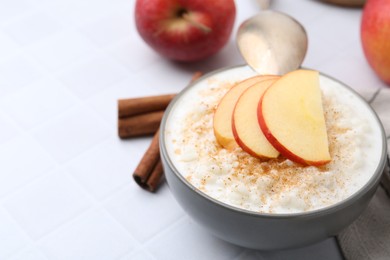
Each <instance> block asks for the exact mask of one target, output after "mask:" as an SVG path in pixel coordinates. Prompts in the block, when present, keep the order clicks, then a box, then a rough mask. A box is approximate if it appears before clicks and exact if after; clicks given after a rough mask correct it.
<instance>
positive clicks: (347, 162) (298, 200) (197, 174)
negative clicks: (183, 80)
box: [164, 67, 383, 214]
mask: <svg viewBox="0 0 390 260" xmlns="http://www.w3.org/2000/svg"><path fill="white" fill-rule="evenodd" d="M254 75H255V74H254V72H252V70H251V69H249V68H247V67H237V68H233V69H230V70H226V71H222V72H219V73H216V74H213V75H212V76H210V77H207V78H202V79H201V80H200V81H198V82H196V84H195V85H194V86H192V87H191V88H190V89H188V90H187V91H185V92H184V93H183V94H182V95H181V96H180V98H179V99H178V100H177V101H176V102H175V104H174V106H173V107H172V110H171V112H170V115H169V117H168V118H167V122H166V129H165V133H164V135H165V141H166V148H167V151H168V154H169V156H170V158H171V160H172V162H173V165H174V166H175V167H176V168H177V170H178V172H180V173H181V174H182V175H183V176H184V177H185V178H186V179H187V180H188V182H190V183H191V184H192V185H193V186H194V187H195V188H197V189H199V190H200V191H202V192H204V193H205V194H207V195H208V196H210V197H213V198H214V199H217V200H219V201H221V202H223V203H226V204H229V205H232V206H235V207H238V208H242V209H246V210H250V211H254V212H259V213H276V214H283V213H298V212H306V211H312V210H316V209H320V208H324V207H327V206H330V205H332V204H335V203H337V202H340V201H342V200H344V199H346V198H347V197H349V196H351V195H352V194H353V193H355V192H357V191H358V190H359V189H360V188H362V187H363V186H364V184H366V183H367V182H368V180H369V179H370V178H371V177H372V175H373V174H374V172H375V170H376V168H377V167H378V164H379V161H380V158H381V154H382V152H383V151H382V139H381V138H382V135H381V129H380V126H378V124H377V121H376V118H375V117H374V116H373V114H372V111H371V110H370V109H369V108H368V107H367V105H366V104H364V102H363V101H362V100H361V99H360V98H358V97H357V96H356V95H355V94H354V93H352V92H351V91H350V90H349V89H347V88H345V87H344V86H343V85H342V84H340V83H339V82H337V81H335V80H333V79H331V78H328V77H326V76H323V75H321V76H320V87H321V91H322V98H323V109H324V115H325V121H326V126H327V133H328V141H329V150H330V154H331V158H332V160H331V161H330V162H329V163H328V164H326V165H323V166H319V167H315V166H304V165H301V164H298V163H295V162H292V161H290V160H288V159H286V158H283V157H278V158H276V159H258V158H255V157H253V156H251V155H249V154H248V153H246V152H244V151H243V150H242V149H241V148H240V147H236V148H234V149H229V150H228V149H225V148H223V147H222V146H221V145H220V144H219V143H218V142H217V141H216V138H215V136H214V132H213V116H214V112H215V109H216V107H217V105H218V103H219V101H220V100H221V98H222V97H223V96H224V95H225V93H226V92H227V91H228V90H229V89H230V88H231V87H232V86H234V84H235V83H237V82H239V81H241V80H243V79H246V78H249V77H251V76H254Z"/></svg>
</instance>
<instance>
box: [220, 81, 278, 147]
mask: <svg viewBox="0 0 390 260" xmlns="http://www.w3.org/2000/svg"><path fill="white" fill-rule="evenodd" d="M275 77H278V76H274V75H262V76H254V77H251V78H248V79H246V80H243V81H240V82H238V83H237V84H236V85H234V86H233V87H232V88H231V89H230V90H229V91H228V92H226V94H225V95H224V96H223V97H222V99H221V101H220V102H219V104H218V106H217V109H216V111H215V113H214V118H213V129H214V135H215V138H216V139H217V142H218V143H219V144H220V145H221V146H223V147H224V148H226V149H228V150H232V149H234V148H236V147H237V143H236V141H235V140H234V136H233V131H232V114H233V110H234V106H235V105H236V103H237V100H238V98H239V97H240V96H241V94H242V92H244V91H245V90H246V89H247V88H249V87H250V86H252V85H253V84H255V83H257V82H260V81H262V80H267V79H270V78H275Z"/></svg>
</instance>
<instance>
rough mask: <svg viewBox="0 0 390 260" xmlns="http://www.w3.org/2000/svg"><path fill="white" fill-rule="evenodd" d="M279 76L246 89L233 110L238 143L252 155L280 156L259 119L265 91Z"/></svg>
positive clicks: (233, 121)
mask: <svg viewBox="0 0 390 260" xmlns="http://www.w3.org/2000/svg"><path fill="white" fill-rule="evenodd" d="M276 80H277V78H274V79H268V80H263V81H260V82H258V83H256V84H254V85H252V86H251V87H249V88H248V89H247V90H245V91H244V92H243V93H242V94H241V96H240V98H239V99H238V101H237V103H236V106H235V108H234V111H233V119H232V130H233V135H234V138H235V140H236V142H237V143H238V145H239V146H240V147H241V148H242V150H244V151H245V152H247V153H249V154H250V155H252V156H254V157H258V158H262V159H266V158H277V157H278V156H279V152H278V150H276V149H275V148H274V147H273V146H272V144H271V143H270V142H269V141H268V140H267V138H266V137H265V136H264V134H263V132H262V131H261V129H260V126H259V124H258V119H257V106H258V104H259V102H260V99H261V97H262V96H263V94H264V92H265V91H266V90H267V89H268V87H269V86H271V84H272V83H274V82H275V81H276Z"/></svg>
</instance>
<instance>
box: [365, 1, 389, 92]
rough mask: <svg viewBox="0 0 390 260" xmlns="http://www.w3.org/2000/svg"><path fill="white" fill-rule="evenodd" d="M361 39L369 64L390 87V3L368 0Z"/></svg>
mask: <svg viewBox="0 0 390 260" xmlns="http://www.w3.org/2000/svg"><path fill="white" fill-rule="evenodd" d="M361 39H362V45H363V50H364V53H365V55H366V58H367V60H368V63H369V64H370V65H371V67H372V68H373V69H374V71H375V72H376V73H377V75H378V76H379V78H380V79H382V80H383V81H384V82H385V83H387V84H388V85H390V1H389V0H368V1H367V3H366V5H365V7H364V10H363V16H362V23H361Z"/></svg>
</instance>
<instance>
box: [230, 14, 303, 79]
mask: <svg viewBox="0 0 390 260" xmlns="http://www.w3.org/2000/svg"><path fill="white" fill-rule="evenodd" d="M237 44H238V48H239V50H240V52H241V55H242V56H243V58H244V59H245V61H246V62H247V63H248V65H249V66H251V67H252V68H253V69H254V70H255V71H256V72H258V73H259V74H260V75H263V74H276V75H283V74H285V73H287V72H289V71H292V70H294V69H297V68H298V67H299V66H300V65H301V64H302V61H303V59H304V58H305V55H306V51H307V35H306V31H305V29H304V28H303V26H302V25H301V24H300V23H299V22H298V21H296V20H295V19H293V18H291V17H290V16H288V15H286V14H283V13H279V12H275V11H270V10H267V11H262V12H260V13H259V14H258V15H256V16H253V17H251V18H249V19H248V20H246V21H244V22H243V23H242V24H241V26H240V27H239V29H238V33H237Z"/></svg>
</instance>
